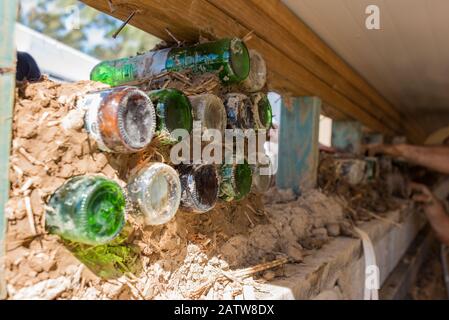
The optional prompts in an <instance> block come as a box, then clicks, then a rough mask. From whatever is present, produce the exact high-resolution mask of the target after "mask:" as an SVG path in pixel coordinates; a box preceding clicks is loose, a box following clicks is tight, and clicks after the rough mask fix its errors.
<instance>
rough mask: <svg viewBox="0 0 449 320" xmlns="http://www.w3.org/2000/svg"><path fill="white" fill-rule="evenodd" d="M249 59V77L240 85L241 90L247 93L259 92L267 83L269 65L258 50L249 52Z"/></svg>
mask: <svg viewBox="0 0 449 320" xmlns="http://www.w3.org/2000/svg"><path fill="white" fill-rule="evenodd" d="M249 57H250V71H249V75H248V77H247V78H246V79H245V80H243V81H242V82H241V83H240V84H239V88H240V89H241V90H242V91H245V92H259V91H261V90H262V89H263V87H265V84H266V82H267V65H266V63H265V60H264V58H263V57H262V55H261V54H260V53H259V52H257V51H256V50H253V49H251V50H249Z"/></svg>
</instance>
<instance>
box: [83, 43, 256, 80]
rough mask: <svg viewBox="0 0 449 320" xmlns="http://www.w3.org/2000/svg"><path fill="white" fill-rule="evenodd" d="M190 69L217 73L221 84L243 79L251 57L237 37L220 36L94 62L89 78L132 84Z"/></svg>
mask: <svg viewBox="0 0 449 320" xmlns="http://www.w3.org/2000/svg"><path fill="white" fill-rule="evenodd" d="M185 69H190V70H192V71H193V72H196V73H205V72H216V73H218V75H219V77H220V79H221V80H222V81H223V82H224V83H238V82H241V81H243V80H245V79H246V77H247V76H248V74H249V69H250V57H249V52H248V49H247V48H246V45H245V44H244V43H243V42H242V41H241V40H240V39H236V38H234V39H221V40H217V41H213V42H207V43H201V44H198V45H195V46H191V47H184V48H167V49H162V50H157V51H149V52H147V53H144V54H141V55H138V56H135V57H131V58H123V59H119V60H110V61H103V62H101V63H99V64H98V65H96V66H95V67H94V68H93V70H92V72H91V75H90V78H91V80H93V81H99V82H103V83H106V84H109V85H111V86H117V85H121V84H126V83H131V82H135V81H138V80H142V79H145V78H149V77H151V76H154V75H157V74H159V73H161V72H164V71H181V70H185Z"/></svg>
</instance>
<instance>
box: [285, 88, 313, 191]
mask: <svg viewBox="0 0 449 320" xmlns="http://www.w3.org/2000/svg"><path fill="white" fill-rule="evenodd" d="M320 113H321V100H320V98H317V97H301V98H285V97H282V108H281V124H282V125H281V126H280V132H279V141H288V143H280V144H279V154H282V157H279V160H278V161H279V164H278V170H277V174H276V184H277V187H278V188H280V189H292V190H293V191H294V192H295V193H297V194H300V193H302V192H304V191H306V190H309V189H311V188H314V187H315V186H316V181H317V173H318V156H319V151H318V144H319V143H318V134H319V127H320Z"/></svg>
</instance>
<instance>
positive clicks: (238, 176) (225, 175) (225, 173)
mask: <svg viewBox="0 0 449 320" xmlns="http://www.w3.org/2000/svg"><path fill="white" fill-rule="evenodd" d="M220 176H221V184H220V192H219V197H220V199H222V200H224V201H228V202H230V201H233V200H236V201H239V200H242V199H243V198H245V197H246V196H247V195H248V193H249V192H250V191H251V185H252V172H251V167H250V166H249V164H248V162H247V161H246V160H245V161H244V163H241V164H237V163H233V164H224V165H222V166H221V169H220Z"/></svg>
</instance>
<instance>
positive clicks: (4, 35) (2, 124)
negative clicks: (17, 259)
mask: <svg viewBox="0 0 449 320" xmlns="http://www.w3.org/2000/svg"><path fill="white" fill-rule="evenodd" d="M16 15H17V1H16V0H0V33H1V35H0V68H2V69H6V72H5V73H3V74H1V73H0V137H1V139H0V261H1V266H0V299H4V298H5V296H6V288H5V279H4V275H5V273H4V269H3V268H4V259H3V257H4V255H5V232H6V217H5V210H4V208H5V203H6V201H7V199H8V193H9V179H8V172H9V152H10V145H11V122H12V106H13V102H14V86H15V72H13V71H11V69H12V70H14V69H15V63H16V52H15V48H14V27H15V23H16ZM8 70H9V71H8Z"/></svg>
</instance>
